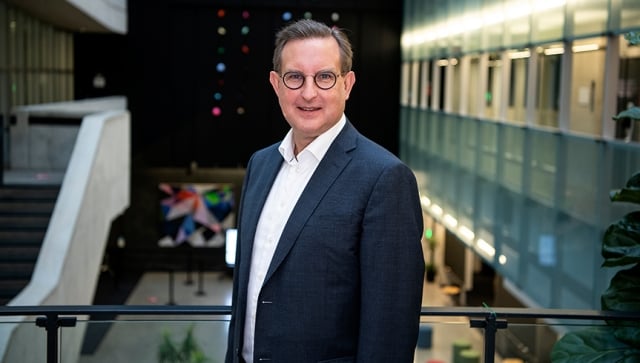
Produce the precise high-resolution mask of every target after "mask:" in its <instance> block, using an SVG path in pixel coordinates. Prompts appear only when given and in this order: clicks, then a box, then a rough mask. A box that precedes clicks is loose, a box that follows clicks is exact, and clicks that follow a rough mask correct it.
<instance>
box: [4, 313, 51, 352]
mask: <svg viewBox="0 0 640 363" xmlns="http://www.w3.org/2000/svg"><path fill="white" fill-rule="evenodd" d="M35 320H36V317H33V316H27V317H24V316H2V317H0V337H2V339H1V341H2V342H3V343H2V344H6V350H4V349H5V346H3V347H1V348H2V349H3V350H4V356H3V357H2V358H3V362H46V361H47V359H46V353H47V335H46V330H45V329H44V328H39V327H38V326H36V323H35ZM25 347H28V348H25Z"/></svg>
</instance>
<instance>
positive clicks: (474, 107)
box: [461, 56, 484, 117]
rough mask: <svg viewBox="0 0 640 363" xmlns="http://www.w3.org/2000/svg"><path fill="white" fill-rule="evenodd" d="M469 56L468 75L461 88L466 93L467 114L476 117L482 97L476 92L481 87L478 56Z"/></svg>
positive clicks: (480, 93)
mask: <svg viewBox="0 0 640 363" xmlns="http://www.w3.org/2000/svg"><path fill="white" fill-rule="evenodd" d="M469 58H470V59H469V76H468V78H467V79H466V80H465V84H464V85H463V86H464V87H462V89H461V90H462V92H466V93H467V97H466V99H467V114H468V115H469V116H472V117H476V116H478V115H479V114H480V108H479V106H480V105H481V100H480V98H482V99H484V94H483V93H482V92H478V90H481V89H483V87H481V85H480V74H481V72H480V57H478V56H470V57H469Z"/></svg>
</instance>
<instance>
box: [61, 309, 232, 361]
mask: <svg viewBox="0 0 640 363" xmlns="http://www.w3.org/2000/svg"><path fill="white" fill-rule="evenodd" d="M170 319H171V318H167V317H162V316H149V317H145V316H139V317H136V316H123V317H121V318H120V319H118V320H112V321H86V320H85V321H79V322H78V323H77V326H76V327H75V328H62V329H61V339H60V340H61V345H62V346H63V347H64V346H65V344H69V342H68V341H67V340H68V339H74V336H73V335H74V331H82V330H85V333H84V335H83V336H81V337H80V338H81V341H82V344H81V350H80V358H79V359H78V360H77V362H78V363H109V362H111V363H113V362H136V363H157V362H162V361H166V362H173V361H176V362H177V361H178V360H176V359H175V358H174V359H171V358H164V360H163V359H162V357H171V354H172V353H175V352H177V351H179V350H180V349H181V348H182V346H183V345H184V343H185V341H188V339H192V340H191V342H192V343H193V345H191V346H190V349H189V351H190V352H191V353H192V354H194V356H192V357H196V356H199V355H202V356H203V357H205V358H206V359H207V360H206V361H207V362H223V361H224V357H225V354H226V351H227V335H228V329H229V322H228V318H227V319H226V320H227V321H225V320H223V319H224V318H223V317H220V319H216V317H212V316H209V317H206V316H200V317H192V318H179V319H176V320H170ZM65 341H67V342H66V343H65ZM179 361H185V362H186V361H190V362H196V361H204V360H196V359H195V358H192V359H189V360H179ZM63 362H64V361H63Z"/></svg>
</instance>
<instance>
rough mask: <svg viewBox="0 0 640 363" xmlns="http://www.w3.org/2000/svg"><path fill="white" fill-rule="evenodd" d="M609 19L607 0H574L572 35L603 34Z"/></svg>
mask: <svg viewBox="0 0 640 363" xmlns="http://www.w3.org/2000/svg"><path fill="white" fill-rule="evenodd" d="M608 17H609V0H574V5H573V35H574V36H579V35H586V34H596V33H604V32H605V31H606V30H607V19H608Z"/></svg>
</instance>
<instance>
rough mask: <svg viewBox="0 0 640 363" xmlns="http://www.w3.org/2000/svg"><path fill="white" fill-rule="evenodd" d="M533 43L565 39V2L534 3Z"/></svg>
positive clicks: (532, 17) (532, 16) (532, 15)
mask: <svg viewBox="0 0 640 363" xmlns="http://www.w3.org/2000/svg"><path fill="white" fill-rule="evenodd" d="M531 4H532V7H533V8H532V14H531V23H532V26H531V41H532V42H534V43H537V42H546V41H555V40H560V39H562V38H563V34H564V25H565V24H564V22H565V19H564V15H565V2H563V1H555V2H551V1H539V2H538V1H532V2H531Z"/></svg>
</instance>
